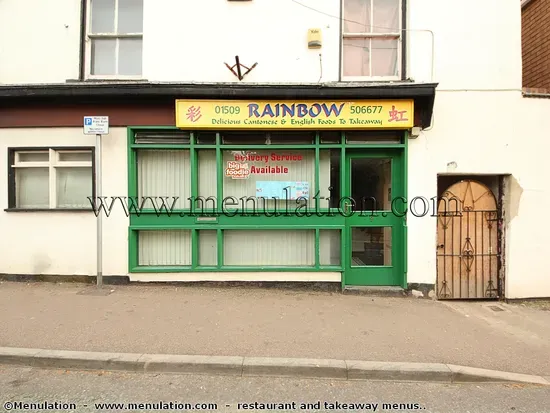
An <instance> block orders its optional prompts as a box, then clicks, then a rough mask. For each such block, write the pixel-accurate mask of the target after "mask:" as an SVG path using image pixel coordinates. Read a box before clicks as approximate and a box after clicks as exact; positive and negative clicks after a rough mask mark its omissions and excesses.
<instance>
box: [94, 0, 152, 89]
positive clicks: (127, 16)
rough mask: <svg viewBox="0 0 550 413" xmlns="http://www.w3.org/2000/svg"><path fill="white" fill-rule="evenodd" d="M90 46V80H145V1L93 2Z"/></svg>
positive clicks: (97, 0)
mask: <svg viewBox="0 0 550 413" xmlns="http://www.w3.org/2000/svg"><path fill="white" fill-rule="evenodd" d="M87 44H88V53H87V55H88V59H87V62H88V73H89V75H90V77H92V78H139V77H141V74H142V46H143V0H89V6H88V42H87Z"/></svg>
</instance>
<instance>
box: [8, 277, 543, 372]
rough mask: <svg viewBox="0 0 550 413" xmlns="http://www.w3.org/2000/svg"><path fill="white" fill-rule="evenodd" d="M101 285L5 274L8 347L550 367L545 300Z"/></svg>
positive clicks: (373, 364)
mask: <svg viewBox="0 0 550 413" xmlns="http://www.w3.org/2000/svg"><path fill="white" fill-rule="evenodd" d="M94 288H95V287H90V286H87V285H83V284H52V283H13V282H2V283H0V347H4V348H8V349H2V350H0V354H2V351H4V353H6V352H8V353H9V351H10V349H12V350H11V351H12V352H13V351H16V350H13V349H14V348H15V349H17V348H19V349H21V348H23V349H29V350H21V351H23V352H24V353H25V351H27V353H25V354H26V357H27V358H26V360H30V361H29V363H30V365H40V364H41V363H42V365H46V366H50V367H56V366H57V367H63V368H64V367H67V364H63V363H68V361H67V360H73V361H72V362H74V360H80V361H81V362H82V360H88V361H89V359H90V357H92V358H93V357H97V358H98V360H103V361H104V363H107V362H109V360H113V359H116V358H117V357H119V359H120V357H121V356H120V355H119V356H116V355H115V356H113V354H112V353H124V354H125V356H124V357H122V358H123V359H124V358H125V357H126V358H129V359H128V360H130V361H131V362H132V363H134V366H136V364H135V363H137V365H138V366H139V367H137V368H136V370H134V371H146V370H147V368H146V363H145V361H146V360H147V359H148V358H149V359H150V358H151V357H152V358H153V360H157V361H159V359H158V357H160V358H162V357H166V355H174V356H173V357H175V359H174V358H173V359H172V362H174V363H176V367H175V368H177V366H178V365H179V366H181V365H185V366H189V365H190V360H191V359H192V360H195V361H194V363H196V362H197V361H196V360H199V361H200V360H203V361H201V363H202V362H205V360H206V359H209V358H210V360H214V359H213V358H212V356H218V357H225V358H229V359H230V360H232V363H236V365H237V366H238V365H239V363H241V364H240V367H239V368H240V370H239V371H240V373H239V374H240V375H244V374H245V373H244V372H245V368H246V366H247V365H254V363H256V364H255V365H256V367H257V366H258V363H259V366H260V367H259V368H260V369H264V373H265V372H266V371H267V372H268V373H269V374H273V371H274V370H276V369H277V368H279V369H280V368H281V364H282V365H286V366H287V370H288V369H290V370H293V371H294V372H298V371H301V372H302V373H301V374H302V375H304V373H303V372H304V371H306V370H308V369H309V371H311V368H312V366H313V370H315V372H316V373H315V374H320V373H319V371H320V367H323V368H324V367H327V366H328V367H330V368H329V369H328V370H327V369H326V368H325V371H331V373H330V374H340V375H343V374H344V372H345V375H346V378H349V374H350V366H352V367H351V369H353V366H355V367H357V366H358V364H357V363H365V362H367V364H363V365H360V368H359V370H358V371H359V375H362V377H363V378H369V374H372V372H373V371H374V372H379V373H377V374H383V375H385V376H384V377H389V378H390V379H391V377H394V378H395V377H396V376H395V374H396V373H395V372H396V371H397V372H398V374H397V377H398V378H399V379H405V380H406V379H407V376H406V374H410V372H411V371H413V372H414V371H417V370H418V369H419V368H420V366H419V363H420V364H423V365H424V366H423V368H424V371H432V374H433V369H435V371H437V372H439V373H437V374H440V378H441V377H444V380H449V381H450V382H452V381H453V380H456V379H457V377H460V372H462V373H463V374H462V378H463V379H464V380H466V381H472V380H473V377H478V379H479V377H481V378H485V379H483V380H485V381H494V380H501V379H505V378H504V377H502V376H499V373H497V372H494V371H504V372H510V373H521V374H526V375H535V376H537V377H536V380H534V381H533V380H530V379H526V381H527V382H537V381H538V382H541V381H544V380H545V379H544V378H543V377H546V382H548V377H550V357H548V354H550V311H545V307H536V306H529V305H508V304H504V303H498V302H438V301H433V300H426V299H417V298H384V297H369V296H350V295H342V294H340V293H334V292H332V293H331V292H313V291H308V290H274V289H258V288H247V287H227V288H213V287H200V286H192V285H189V286H171V285H124V286H106V287H104V288H105V289H106V290H105V291H106V292H110V294H109V295H105V294H93V292H94V291H96V290H94ZM90 292H91V293H92V294H90ZM495 306H496V307H497V308H499V309H500V310H501V311H494V309H493V308H491V307H495ZM47 350H55V351H54V352H49V353H48V351H47ZM56 351H57V353H56ZM63 351H73V352H79V355H76V354H74V353H63ZM81 352H88V353H87V354H81ZM89 352H94V353H95V354H96V356H93V355H91V354H89ZM97 353H109V354H110V356H109V355H105V354H103V355H101V354H97ZM52 354H54V356H55V357H53V356H52ZM61 354H64V356H61ZM178 355H179V356H178ZM192 356H207V357H205V358H203V359H201V357H198V358H197V357H195V358H193V357H192ZM52 357H53V359H55V360H57V361H56V363H60V361H59V360H61V361H62V364H55V363H54V364H52V363H53V362H52V361H51V360H52ZM155 357H157V359H155ZM178 357H179V358H178ZM189 357H191V359H189ZM266 358H268V359H266ZM273 358H276V359H278V361H277V360H275V361H273V360H272V359H273ZM229 359H224V360H225V361H223V363H222V364H224V363H225V362H228V360H229ZM283 359H284V360H283ZM37 360H38V362H37ZM44 360H46V361H44ZM47 360H49V361H47ZM63 360H65V361H63ZM220 360H221V359H220ZM149 361H150V360H149ZM368 362H370V364H368ZM44 363H45V364H44ZM48 363H50V365H48ZM327 363H328V364H327ZM342 363H343V364H342ZM377 363H378V364H377ZM380 363H382V364H380ZM409 363H414V364H409ZM160 364H162V363H160ZM191 364H192V363H191ZM206 364H208V363H206ZM215 364H216V363H214V365H215ZM73 365H75V364H73ZM147 365H149V366H150V365H151V364H147ZM157 365H158V363H157ZM163 365H164V366H165V368H166V363H164V364H163ZM210 365H212V362H210ZM75 366H76V367H75V368H80V367H79V365H78V363H77V364H76V365H75ZM266 366H267V367H266ZM288 366H290V367H288ZM304 366H305V367H304ZM319 366H320V367H319ZM430 366H431V367H430ZM453 366H458V367H453ZM460 366H463V367H460ZM103 367H104V366H103ZM103 367H102V368H103ZM195 368H196V367H195ZM257 368H258V367H257ZM468 368H480V369H488V370H493V372H487V371H477V372H476V371H475V370H474V369H468ZM266 369H267V370H266ZM270 369H271V370H270ZM304 369H305V370H304ZM331 369H332V370H331ZM361 369H362V370H361ZM365 369H366V370H365ZM430 369H432V370H430ZM461 369H462V370H461ZM465 369H466V370H465ZM193 371H194V370H193ZM365 371H367V372H369V373H368V374H367V373H365ZM270 372H271V373H270ZM335 372H336V373H335ZM380 372H382V373H380ZM388 372H389V373H388ZM323 374H324V373H323ZM305 375H311V374H310V373H306V374H305ZM330 377H332V376H330ZM370 377H372V376H370ZM468 377H469V379H468ZM483 380H482V381H483ZM512 381H522V380H521V377H520V376H515V379H513V380H512Z"/></svg>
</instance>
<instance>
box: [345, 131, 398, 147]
mask: <svg viewBox="0 0 550 413" xmlns="http://www.w3.org/2000/svg"><path fill="white" fill-rule="evenodd" d="M402 142H403V134H402V133H401V132H396V131H377V132H370V131H357V132H346V143H347V144H351V145H353V144H356V145H364V144H381V145H384V144H400V143H402Z"/></svg>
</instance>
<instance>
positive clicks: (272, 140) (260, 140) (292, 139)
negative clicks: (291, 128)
mask: <svg viewBox="0 0 550 413" xmlns="http://www.w3.org/2000/svg"><path fill="white" fill-rule="evenodd" d="M222 143H223V144H224V145H313V144H314V143H315V133H314V132H267V133H263V132H226V133H224V134H223V135H222Z"/></svg>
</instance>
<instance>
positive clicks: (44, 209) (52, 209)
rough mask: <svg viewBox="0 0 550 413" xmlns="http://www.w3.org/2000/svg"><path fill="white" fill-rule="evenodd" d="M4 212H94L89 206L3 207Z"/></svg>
mask: <svg viewBox="0 0 550 413" xmlns="http://www.w3.org/2000/svg"><path fill="white" fill-rule="evenodd" d="M4 212H92V213H93V212H94V210H93V209H91V208H5V209H4Z"/></svg>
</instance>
